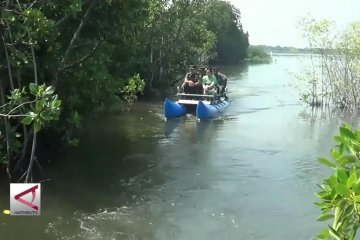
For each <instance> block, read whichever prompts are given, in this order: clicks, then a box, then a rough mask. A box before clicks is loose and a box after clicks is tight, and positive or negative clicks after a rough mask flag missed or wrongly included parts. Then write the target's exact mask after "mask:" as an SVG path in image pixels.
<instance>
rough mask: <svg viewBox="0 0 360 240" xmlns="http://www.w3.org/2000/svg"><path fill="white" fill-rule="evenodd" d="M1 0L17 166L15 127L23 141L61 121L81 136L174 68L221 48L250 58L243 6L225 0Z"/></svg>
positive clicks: (11, 155) (6, 103) (8, 129)
mask: <svg viewBox="0 0 360 240" xmlns="http://www.w3.org/2000/svg"><path fill="white" fill-rule="evenodd" d="M7 3H8V4H7ZM0 6H1V8H0V9H1V15H0V18H1V21H0V25H1V29H2V38H1V40H2V44H1V46H2V47H1V48H0V55H1V58H0V59H1V60H0V69H1V71H2V73H3V74H2V76H3V77H2V80H4V81H2V82H1V86H0V88H1V89H2V90H4V91H3V92H0V95H1V98H0V100H1V101H2V103H1V105H3V107H2V108H0V114H1V115H2V116H3V117H4V118H5V119H6V121H0V131H1V132H2V133H5V134H4V135H5V136H4V137H2V138H0V146H1V148H0V159H6V161H7V162H9V161H10V162H11V161H13V162H11V163H9V165H15V163H16V161H17V160H18V159H19V158H21V156H19V154H18V153H19V148H18V146H17V144H15V141H13V142H14V144H12V145H11V146H10V150H9V151H7V150H6V149H9V146H6V145H7V143H8V142H9V141H8V140H9V139H13V135H14V134H15V133H18V134H20V136H22V137H19V138H16V139H17V140H18V141H20V145H22V146H23V147H24V143H25V140H29V136H30V135H31V134H32V132H31V134H28V130H29V129H33V130H34V131H35V132H38V131H40V130H41V129H43V128H44V127H46V126H50V123H52V122H54V121H56V123H53V124H51V127H52V128H54V129H55V132H56V133H58V135H59V136H64V137H62V138H63V139H65V140H68V142H70V143H71V144H73V145H77V144H78V140H76V138H74V136H73V135H74V132H75V131H74V128H81V126H82V121H83V120H84V119H86V118H87V117H90V116H94V115H95V116H96V115H98V114H101V113H102V111H104V110H106V109H107V108H108V106H110V105H111V104H114V103H115V102H120V103H122V104H125V105H128V104H132V103H133V102H134V101H135V100H136V99H137V97H138V96H139V93H143V92H145V93H147V91H144V90H149V91H148V92H150V93H151V89H152V88H154V87H155V88H163V87H164V86H166V87H167V86H168V83H169V82H170V81H171V80H172V79H171V77H172V74H176V73H178V72H179V71H181V72H182V71H183V70H184V67H185V66H186V65H188V64H193V63H196V62H197V61H199V59H201V57H202V56H204V55H206V54H208V53H210V52H212V51H213V50H217V51H218V52H219V56H221V59H226V61H229V62H234V61H238V60H241V59H242V58H243V57H244V56H245V55H244V52H246V48H247V44H248V43H247V35H246V34H244V33H243V31H242V27H241V23H240V13H239V11H238V10H237V9H235V8H234V7H233V6H232V5H230V4H228V3H226V2H223V1H220V0H193V1H188V0H179V1H170V0H149V1H144V0H122V1H119V0H107V1H98V0H89V1H82V0H62V1H55V0H48V1H28V0H19V1H3V2H2V3H0ZM210 6H211V7H210ZM212 16H213V17H212ZM228 47H230V48H228ZM234 49H235V50H234ZM230 52H231V53H232V54H230ZM27 86H29V88H28V87H27ZM55 87H56V95H55V94H54V93H55V92H54V89H55ZM145 88H147V89H145ZM6 95H9V98H6ZM60 100H61V101H60ZM60 105H61V115H60ZM10 111H11V114H7V113H9V112H10ZM10 115H11V123H10V122H8V121H7V120H8V117H9V116H10ZM15 115H16V117H15ZM4 118H2V119H4ZM23 150H24V149H23ZM23 156H24V154H23ZM1 161H3V160H1ZM6 161H5V160H4V161H3V162H6ZM11 170H12V169H9V171H10V172H11Z"/></svg>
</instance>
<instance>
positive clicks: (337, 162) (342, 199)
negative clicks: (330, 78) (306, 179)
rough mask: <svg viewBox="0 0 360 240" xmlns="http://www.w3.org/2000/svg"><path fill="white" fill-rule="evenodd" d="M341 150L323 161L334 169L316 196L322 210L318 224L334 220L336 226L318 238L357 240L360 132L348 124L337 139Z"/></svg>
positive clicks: (333, 150) (359, 187)
mask: <svg viewBox="0 0 360 240" xmlns="http://www.w3.org/2000/svg"><path fill="white" fill-rule="evenodd" d="M334 139H335V141H336V142H338V145H337V148H336V149H332V150H331V156H332V159H331V160H328V159H325V158H319V161H320V163H322V164H323V165H325V166H327V167H330V168H332V169H333V173H332V174H331V175H330V176H329V177H328V178H326V179H325V180H324V181H323V183H322V185H320V186H319V187H320V188H321V190H320V191H319V192H318V193H316V196H317V197H318V198H319V199H320V201H319V202H317V203H316V205H317V206H318V207H319V208H320V209H321V215H320V216H319V218H318V221H326V220H329V219H332V225H331V226H330V225H329V228H328V229H324V230H322V231H321V232H320V233H319V234H318V235H317V238H318V239H349V240H352V239H355V235H356V232H357V230H358V228H359V227H360V178H359V177H360V160H359V157H360V131H359V130H352V129H351V128H350V127H349V126H348V125H343V126H341V127H340V135H338V136H335V137H334Z"/></svg>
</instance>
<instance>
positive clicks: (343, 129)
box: [340, 127, 356, 140]
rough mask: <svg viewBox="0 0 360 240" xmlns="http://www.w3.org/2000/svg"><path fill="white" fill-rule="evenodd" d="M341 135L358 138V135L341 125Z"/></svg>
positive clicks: (352, 138) (353, 138)
mask: <svg viewBox="0 0 360 240" xmlns="http://www.w3.org/2000/svg"><path fill="white" fill-rule="evenodd" d="M340 136H342V137H346V138H349V139H351V140H356V135H355V134H354V133H353V132H352V131H351V130H350V129H348V128H346V127H340Z"/></svg>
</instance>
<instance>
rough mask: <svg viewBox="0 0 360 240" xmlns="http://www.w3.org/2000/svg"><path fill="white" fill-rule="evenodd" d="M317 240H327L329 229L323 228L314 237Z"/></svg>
mask: <svg viewBox="0 0 360 240" xmlns="http://www.w3.org/2000/svg"><path fill="white" fill-rule="evenodd" d="M316 237H317V238H319V239H328V238H329V237H330V233H329V229H328V228H325V229H323V230H321V231H320V232H319V234H318V235H316Z"/></svg>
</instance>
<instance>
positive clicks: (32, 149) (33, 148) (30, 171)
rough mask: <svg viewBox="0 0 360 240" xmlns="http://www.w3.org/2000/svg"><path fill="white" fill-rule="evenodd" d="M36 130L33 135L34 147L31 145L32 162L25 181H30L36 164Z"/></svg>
mask: <svg viewBox="0 0 360 240" xmlns="http://www.w3.org/2000/svg"><path fill="white" fill-rule="evenodd" d="M36 137H37V136H36V132H35V131H34V135H33V142H32V147H31V156H30V163H29V168H28V170H27V174H26V178H25V182H26V183H27V182H29V177H30V174H31V173H32V167H33V164H34V157H35V150H36Z"/></svg>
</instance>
